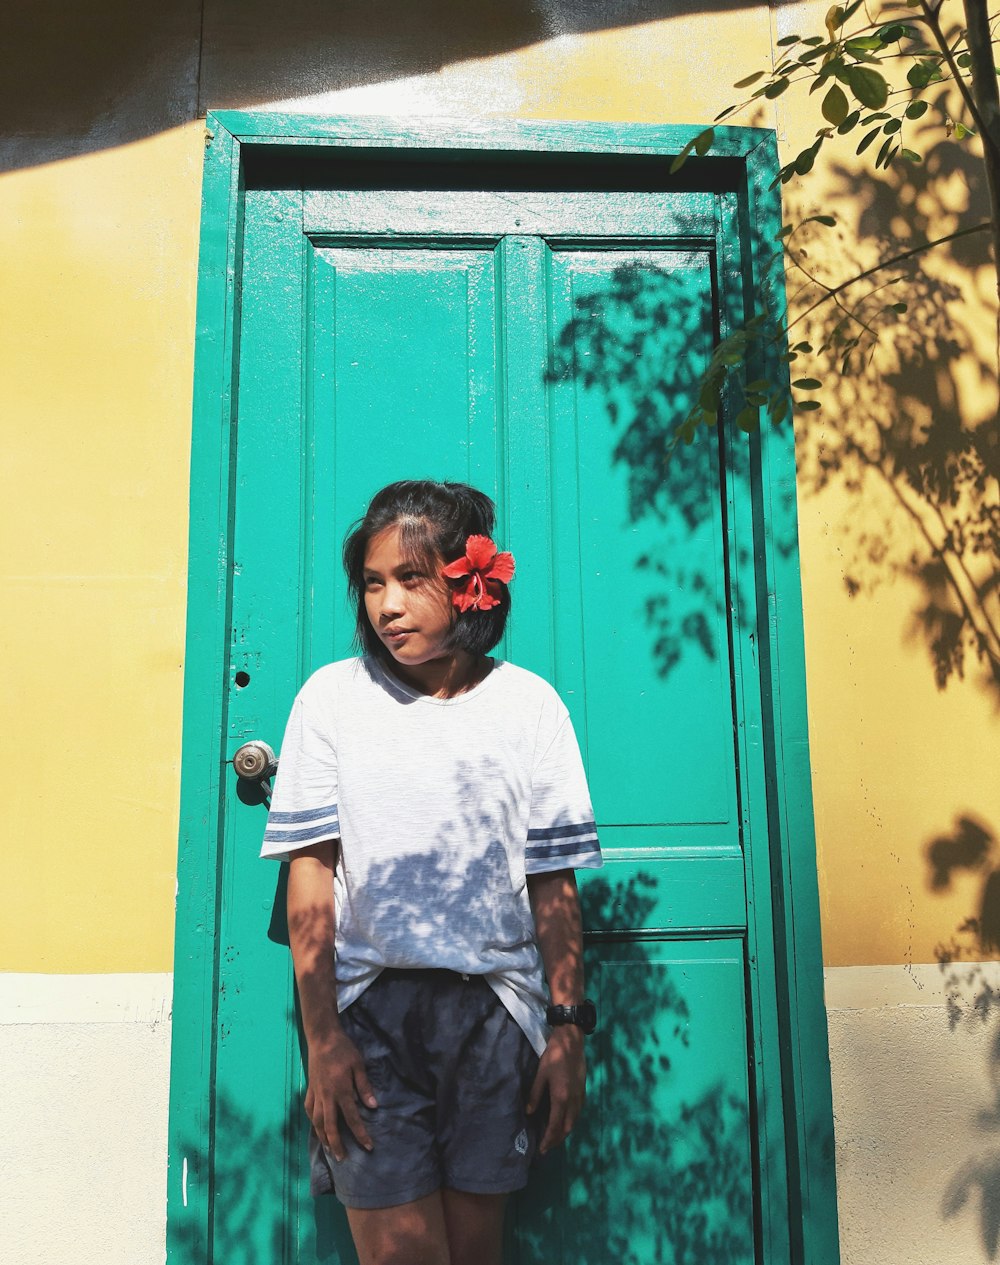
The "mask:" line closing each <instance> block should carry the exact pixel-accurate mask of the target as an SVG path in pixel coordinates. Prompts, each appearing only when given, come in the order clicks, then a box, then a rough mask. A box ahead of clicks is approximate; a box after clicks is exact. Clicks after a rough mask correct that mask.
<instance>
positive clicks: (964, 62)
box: [955, 53, 972, 70]
mask: <svg viewBox="0 0 1000 1265" xmlns="http://www.w3.org/2000/svg"><path fill="white" fill-rule="evenodd" d="M955 60H956V61H957V62H958V64H959V65H960V66H961V67H962V69H963V70H966V69H968V67H969V66H971V65H972V54H971V53H959V55H958V57H956V58H955Z"/></svg>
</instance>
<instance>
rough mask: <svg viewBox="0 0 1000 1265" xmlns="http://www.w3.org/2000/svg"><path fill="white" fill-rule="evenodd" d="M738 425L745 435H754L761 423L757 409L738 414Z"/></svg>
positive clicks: (748, 409)
mask: <svg viewBox="0 0 1000 1265" xmlns="http://www.w3.org/2000/svg"><path fill="white" fill-rule="evenodd" d="M736 425H737V426H738V427H739V428H740V430H741V431H743V433H744V434H745V435H752V434H753V433H754V431H755V430H756V429H757V427H758V426H759V425H760V422H759V421H758V418H757V410H756V409H755V408H744V409H740V411H739V412H738V413H737V414H736Z"/></svg>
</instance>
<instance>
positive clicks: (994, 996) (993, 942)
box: [925, 814, 1000, 1261]
mask: <svg viewBox="0 0 1000 1265" xmlns="http://www.w3.org/2000/svg"><path fill="white" fill-rule="evenodd" d="M925 856H926V860H927V865H928V885H929V886H930V888H931V890H932V891H934V892H938V893H945V892H948V891H949V890H951V888H952V885H953V883H954V881H955V880H956V878H958V879H960V878H961V876H963V875H966V876H972V877H973V878H974V881H975V882H976V884H977V886H978V899H977V902H976V911H975V913H973V914H972V915H970V917H968V918H967V919H965V920H964V921H963V922H962V923H961V924H960V925H959V926H958V927H957V928H956V929H955V931H954V933H953V934H952V935H951V936H950V937H949V938H948V940H947V941H943V942H942V943H941V944H939V945H938V946H937V948H936V950H935V952H936V956H937V959H938V962H939V964H940V967H941V971H942V976H943V982H944V990H945V1004H946V1009H947V1016H948V1024H949V1027H950V1028H951V1030H952V1031H953V1032H954V1031H956V1030H958V1029H959V1028H960V1027H961V1026H963V1025H968V1024H975V1023H978V1024H980V1025H982V1026H984V1027H986V1028H987V1029H988V1030H989V1046H988V1054H987V1069H986V1070H987V1079H988V1082H989V1084H990V1086H991V1087H992V1099H991V1100H989V1101H987V1102H986V1103H984V1104H983V1105H982V1106H981V1107H980V1109H979V1110H978V1111H977V1112H976V1113H975V1114H974V1116H973V1117H972V1120H971V1126H972V1131H973V1132H975V1133H977V1134H979V1135H981V1136H982V1137H983V1138H984V1139H986V1140H987V1144H986V1145H985V1146H984V1147H983V1148H982V1149H981V1150H980V1151H979V1152H978V1153H977V1154H975V1155H972V1156H970V1157H969V1158H968V1159H967V1160H965V1161H963V1162H961V1163H960V1164H959V1165H958V1167H957V1168H956V1169H955V1171H954V1172H953V1173H952V1175H951V1177H950V1179H949V1181H948V1184H947V1186H946V1188H945V1192H944V1197H943V1200H942V1212H943V1214H944V1216H945V1217H946V1218H948V1219H951V1218H954V1217H957V1216H959V1215H961V1214H963V1213H965V1212H967V1210H969V1209H970V1205H972V1204H973V1203H974V1202H975V1201H978V1205H979V1206H978V1222H979V1237H980V1241H981V1243H982V1246H983V1251H984V1252H985V1253H986V1255H987V1256H988V1258H989V1259H990V1260H991V1261H994V1260H996V1259H997V1258H998V1256H1000V988H998V986H997V975H996V972H995V971H993V972H991V971H989V970H988V969H987V968H986V967H984V965H983V960H984V959H989V958H991V957H994V956H995V955H996V954H997V952H998V950H1000V839H998V838H997V836H996V833H995V832H994V831H993V830H992V828H991V827H990V826H989V825H988V824H987V823H986V822H984V821H982V820H981V819H979V818H977V817H975V816H973V815H972V814H964V815H961V816H959V817H957V818H956V819H955V822H954V826H953V829H952V830H951V831H950V832H949V833H945V834H941V835H939V836H937V837H936V838H934V839H932V840H930V842H929V843H928V844H927V846H926V849H925Z"/></svg>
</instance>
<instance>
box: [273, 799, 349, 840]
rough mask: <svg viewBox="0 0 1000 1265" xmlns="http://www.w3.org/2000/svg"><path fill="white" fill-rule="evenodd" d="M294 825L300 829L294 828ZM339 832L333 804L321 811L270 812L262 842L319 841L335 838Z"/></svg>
mask: <svg viewBox="0 0 1000 1265" xmlns="http://www.w3.org/2000/svg"><path fill="white" fill-rule="evenodd" d="M286 821H287V822H289V823H290V826H289V825H286V824H285V823H286ZM296 825H298V826H300V829H298V830H296V829H295V828H294V827H295V826H296ZM339 834H340V819H339V817H338V816H337V808H336V805H334V806H333V807H332V808H326V809H323V810H322V812H320V811H318V810H313V811H310V812H308V813H272V814H271V815H270V816H269V817H268V819H267V829H266V830H265V831H264V843H265V844H268V843H282V844H283V843H320V842H322V840H324V839H335V838H336V837H337V836H338V835H339Z"/></svg>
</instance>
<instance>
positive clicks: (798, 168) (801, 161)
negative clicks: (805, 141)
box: [794, 128, 958, 176]
mask: <svg viewBox="0 0 1000 1265" xmlns="http://www.w3.org/2000/svg"><path fill="white" fill-rule="evenodd" d="M957 130H958V129H957V128H956V131H957ZM815 161H816V150H815V149H813V148H810V149H804V150H803V151H802V153H801V154H799V156H798V157H797V158H796V159H795V164H794V165H795V174H796V175H798V176H807V175H808V174H809V172H810V171H812V169H813V163H814V162H815Z"/></svg>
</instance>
